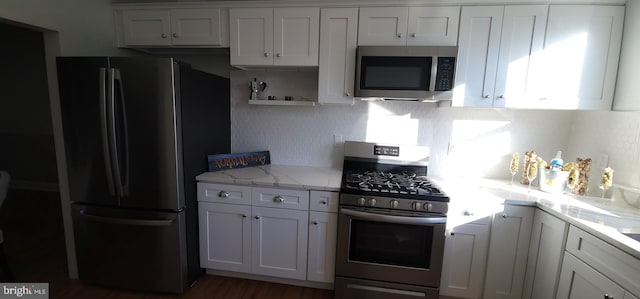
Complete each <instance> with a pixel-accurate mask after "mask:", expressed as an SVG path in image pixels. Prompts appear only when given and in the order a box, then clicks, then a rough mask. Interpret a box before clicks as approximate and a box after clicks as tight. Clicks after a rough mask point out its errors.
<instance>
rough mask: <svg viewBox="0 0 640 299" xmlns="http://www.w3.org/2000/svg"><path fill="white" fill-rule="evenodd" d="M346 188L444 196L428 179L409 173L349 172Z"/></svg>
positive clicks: (345, 181) (346, 178)
mask: <svg viewBox="0 0 640 299" xmlns="http://www.w3.org/2000/svg"><path fill="white" fill-rule="evenodd" d="M344 188H345V189H351V190H358V191H364V192H380V193H386V194H407V195H417V196H444V194H443V193H442V192H441V191H440V189H438V188H437V187H436V186H435V185H434V184H433V183H432V182H431V181H430V180H429V179H428V178H426V177H424V176H418V175H416V174H415V173H408V172H402V173H392V172H384V171H347V172H346V175H345V180H344Z"/></svg>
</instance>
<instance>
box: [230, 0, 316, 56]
mask: <svg viewBox="0 0 640 299" xmlns="http://www.w3.org/2000/svg"><path fill="white" fill-rule="evenodd" d="M229 18H230V29H231V33H230V35H231V36H230V39H231V50H230V54H231V57H230V60H231V64H232V65H247V66H267V65H281V66H317V65H318V38H319V31H320V30H319V26H320V25H319V24H320V9H319V8H313V7H311V8H275V9H273V8H234V9H231V10H230V16H229Z"/></svg>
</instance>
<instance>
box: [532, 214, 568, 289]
mask: <svg viewBox="0 0 640 299" xmlns="http://www.w3.org/2000/svg"><path fill="white" fill-rule="evenodd" d="M568 226H569V225H568V224H567V223H566V222H565V221H563V220H560V219H558V218H556V217H554V216H551V215H550V214H548V213H546V212H544V211H542V210H540V209H536V213H535V216H534V219H533V228H532V230H531V243H530V245H529V258H528V259H527V271H526V274H525V280H524V292H523V296H522V298H524V299H547V298H554V297H555V295H556V291H557V289H558V276H559V274H560V266H561V265H562V256H563V255H564V244H565V241H566V237H567V230H568Z"/></svg>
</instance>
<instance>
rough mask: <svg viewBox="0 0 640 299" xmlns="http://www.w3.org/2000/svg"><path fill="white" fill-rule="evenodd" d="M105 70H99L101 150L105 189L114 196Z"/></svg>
mask: <svg viewBox="0 0 640 299" xmlns="http://www.w3.org/2000/svg"><path fill="white" fill-rule="evenodd" d="M107 77H108V75H107V69H106V68H100V127H101V132H102V148H103V153H104V164H105V169H106V171H107V189H109V194H110V195H111V196H115V195H116V193H115V184H114V182H113V168H112V164H111V154H110V146H109V125H108V124H107V110H108V108H107V93H108V92H107Z"/></svg>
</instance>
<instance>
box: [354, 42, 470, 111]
mask: <svg viewBox="0 0 640 299" xmlns="http://www.w3.org/2000/svg"><path fill="white" fill-rule="evenodd" d="M457 53H458V47H454V46H363V47H358V51H357V65H356V82H355V83H356V84H355V85H356V88H355V96H356V97H357V98H361V99H385V100H416V101H439V100H450V99H451V97H452V89H453V83H454V72H455V66H456V55H457Z"/></svg>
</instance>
